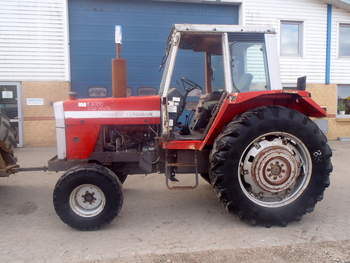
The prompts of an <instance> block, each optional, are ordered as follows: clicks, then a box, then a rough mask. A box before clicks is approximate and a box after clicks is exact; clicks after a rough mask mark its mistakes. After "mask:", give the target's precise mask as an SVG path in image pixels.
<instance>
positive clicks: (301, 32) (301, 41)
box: [280, 20, 304, 58]
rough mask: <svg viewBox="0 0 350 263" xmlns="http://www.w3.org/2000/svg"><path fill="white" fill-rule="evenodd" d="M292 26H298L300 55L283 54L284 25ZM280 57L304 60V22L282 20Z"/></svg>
mask: <svg viewBox="0 0 350 263" xmlns="http://www.w3.org/2000/svg"><path fill="white" fill-rule="evenodd" d="M283 24H290V25H298V28H299V34H298V38H299V39H298V54H291V55H288V54H283V51H282V49H283V46H282V25H283ZM280 56H281V57H295V58H302V57H303V56H304V21H300V20H298V21H297V20H281V21H280Z"/></svg>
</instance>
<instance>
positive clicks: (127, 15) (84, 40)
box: [69, 0, 238, 96]
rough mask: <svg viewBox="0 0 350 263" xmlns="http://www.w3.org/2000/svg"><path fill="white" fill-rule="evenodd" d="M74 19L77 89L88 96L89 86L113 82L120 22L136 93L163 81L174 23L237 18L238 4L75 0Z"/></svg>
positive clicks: (71, 14) (72, 37) (226, 21)
mask: <svg viewBox="0 0 350 263" xmlns="http://www.w3.org/2000/svg"><path fill="white" fill-rule="evenodd" d="M69 20H70V47H71V52H70V53H71V76H72V88H73V90H75V91H77V92H78V94H79V96H87V95H88V94H87V89H88V88H89V87H92V86H103V87H107V88H108V89H109V88H110V86H111V59H112V58H113V57H114V25H117V24H120V25H122V26H123V35H124V46H123V57H124V58H126V59H127V61H128V84H129V86H130V87H131V88H132V89H133V91H134V94H136V89H137V88H139V87H143V86H147V87H155V88H158V87H159V83H160V79H161V73H160V72H159V64H160V62H161V59H162V56H163V54H164V48H165V43H166V40H167V37H168V34H169V32H170V29H171V25H172V24H174V23H209V24H210V23H212V24H215V23H217V24H237V23H238V7H237V6H232V5H217V4H200V3H198V4H187V3H173V2H156V1H138V0H134V1H125V0H120V1H115V0H70V1H69ZM192 64H193V63H191V65H192ZM200 70H203V67H201V68H200ZM187 77H189V78H191V76H187Z"/></svg>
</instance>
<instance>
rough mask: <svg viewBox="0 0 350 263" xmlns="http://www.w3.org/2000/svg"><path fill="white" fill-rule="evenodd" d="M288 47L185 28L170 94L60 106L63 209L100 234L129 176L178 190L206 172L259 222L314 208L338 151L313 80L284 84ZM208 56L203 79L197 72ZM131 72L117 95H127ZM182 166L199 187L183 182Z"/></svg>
mask: <svg viewBox="0 0 350 263" xmlns="http://www.w3.org/2000/svg"><path fill="white" fill-rule="evenodd" d="M276 44H277V40H276V35H275V32H274V31H273V30H271V29H267V28H256V27H241V26H233V25H187V24H181V25H174V26H173V28H172V31H171V33H170V36H169V41H168V46H167V50H166V54H165V57H164V60H163V63H162V64H163V78H162V81H161V84H160V89H159V95H152V96H138V97H136V96H135V97H132V96H131V97H111V98H93V99H91V98H90V99H75V98H72V99H70V100H68V101H64V102H57V103H55V104H54V110H55V118H56V123H57V129H56V131H57V149H58V155H57V157H55V158H53V159H51V160H50V161H49V166H48V169H49V170H52V171H63V170H64V171H66V172H65V174H64V175H63V176H62V177H61V178H60V179H59V181H58V182H57V184H56V187H55V189H54V194H53V202H54V207H55V210H56V212H57V214H58V216H59V217H60V218H61V219H62V220H63V222H65V223H66V224H68V225H69V226H71V227H73V228H76V229H80V230H92V229H98V228H100V227H102V226H103V225H105V224H107V223H109V222H111V221H112V220H113V219H114V218H115V217H116V216H117V215H118V213H119V212H120V210H121V207H122V204H123V192H122V184H123V182H124V181H125V180H126V178H127V176H128V175H129V174H147V173H155V172H162V173H164V174H165V179H166V184H167V186H168V187H169V188H170V189H193V188H195V187H196V186H197V185H198V180H199V178H198V177H199V176H202V177H203V178H204V179H205V180H206V181H207V182H208V183H210V184H211V185H212V187H213V188H214V191H215V193H216V195H217V197H218V199H219V200H220V201H221V202H222V203H223V204H224V206H225V207H226V209H227V210H228V211H229V212H232V213H235V214H237V215H238V216H239V217H240V218H241V219H242V220H244V221H246V222H248V223H251V224H258V225H263V226H272V225H282V226H285V225H287V224H288V223H289V222H291V221H294V220H299V219H300V218H301V217H302V216H303V215H304V214H305V213H306V212H311V211H312V210H313V209H314V206H315V204H316V202H317V201H320V200H321V199H322V197H323V192H324V190H325V188H326V187H328V185H329V174H330V173H331V171H332V164H331V156H332V152H331V149H330V147H329V146H328V144H327V139H326V136H325V135H324V134H323V133H322V131H321V130H320V129H319V128H318V126H317V125H316V124H315V123H314V122H313V121H312V120H311V119H310V117H313V118H314V117H316V118H317V117H325V116H326V112H325V111H324V110H323V109H322V108H321V107H320V106H319V105H317V104H316V103H315V102H314V101H313V100H312V99H311V96H310V93H308V92H306V91H305V81H304V82H303V81H299V84H298V87H297V89H295V90H282V89H281V83H280V77H279V63H278V61H279V60H278V56H277V48H276V47H277V45H276ZM182 55H183V56H182ZM181 56H182V57H181ZM198 58H199V59H201V60H202V62H201V63H202V65H203V67H202V68H201V69H200V72H201V74H191V72H194V70H197V71H198V68H195V67H194V66H193V65H194V64H193V63H192V62H193V61H195V60H196V61H197V60H198ZM116 64H118V63H116ZM119 64H120V63H119ZM121 64H123V63H121ZM124 71H125V70H124V69H123V68H122V67H121V68H120V70H119V71H118V70H117V76H116V77H115V78H116V80H115V81H114V85H113V86H114V87H116V89H117V90H116V91H115V94H125V90H126V87H125V76H123V74H122V73H123V72H124ZM121 72H122V73H121ZM185 72H187V73H185ZM186 74H187V75H186ZM188 74H191V75H188ZM194 78H196V79H194ZM301 80H302V79H301ZM181 173H187V174H188V173H190V174H194V175H195V180H194V184H193V185H191V186H178V185H179V183H178V182H177V181H178V179H177V178H176V175H177V174H181Z"/></svg>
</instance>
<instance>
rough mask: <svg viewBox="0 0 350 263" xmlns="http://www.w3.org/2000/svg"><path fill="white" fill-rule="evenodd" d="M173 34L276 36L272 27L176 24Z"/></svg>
mask: <svg viewBox="0 0 350 263" xmlns="http://www.w3.org/2000/svg"><path fill="white" fill-rule="evenodd" d="M172 32H173V33H175V32H193V33H195V32H197V33H238V32H241V33H263V34H275V33H276V31H275V30H274V29H273V28H270V27H263V26H240V25H212V24H174V25H173V28H172Z"/></svg>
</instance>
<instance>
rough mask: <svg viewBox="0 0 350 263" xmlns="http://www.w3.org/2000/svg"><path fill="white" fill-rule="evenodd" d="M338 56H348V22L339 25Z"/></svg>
mask: <svg viewBox="0 0 350 263" xmlns="http://www.w3.org/2000/svg"><path fill="white" fill-rule="evenodd" d="M339 56H340V57H350V24H340V25H339Z"/></svg>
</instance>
